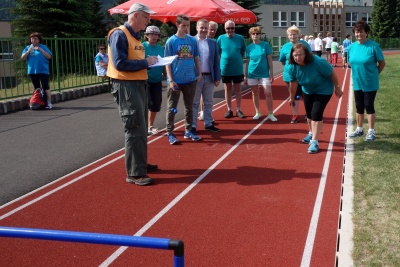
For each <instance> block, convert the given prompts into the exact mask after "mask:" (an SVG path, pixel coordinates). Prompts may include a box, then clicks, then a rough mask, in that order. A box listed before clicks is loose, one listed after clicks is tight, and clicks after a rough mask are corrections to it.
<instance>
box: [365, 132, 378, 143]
mask: <svg viewBox="0 0 400 267" xmlns="http://www.w3.org/2000/svg"><path fill="white" fill-rule="evenodd" d="M375 139H376V137H375V133H373V132H368V133H367V136H366V137H365V141H374V140H375Z"/></svg>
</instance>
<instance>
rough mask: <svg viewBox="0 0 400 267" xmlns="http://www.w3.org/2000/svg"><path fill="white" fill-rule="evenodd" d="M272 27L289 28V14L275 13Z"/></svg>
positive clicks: (283, 12) (284, 12)
mask: <svg viewBox="0 0 400 267" xmlns="http://www.w3.org/2000/svg"><path fill="white" fill-rule="evenodd" d="M272 19H273V21H272V26H273V27H287V25H288V22H287V12H286V11H275V12H274V13H273V15H272Z"/></svg>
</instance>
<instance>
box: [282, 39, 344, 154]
mask: <svg viewBox="0 0 400 267" xmlns="http://www.w3.org/2000/svg"><path fill="white" fill-rule="evenodd" d="M287 71H288V74H289V76H290V99H289V104H290V105H292V103H293V102H294V101H295V95H296V91H297V86H298V84H301V87H302V92H303V101H304V107H305V110H306V114H307V122H308V127H309V133H308V135H307V136H306V137H305V138H303V140H302V142H303V143H306V144H309V147H308V153H310V154H314V153H317V152H318V150H319V144H318V138H319V134H320V133H321V131H322V125H323V121H322V120H323V113H324V110H325V107H326V105H327V104H328V102H329V100H330V99H331V96H332V93H333V91H334V89H335V95H336V96H337V97H341V96H342V94H343V92H342V90H341V88H340V85H339V81H338V78H337V76H336V73H335V71H334V70H333V68H332V66H331V65H330V64H329V63H328V62H327V61H326V60H325V59H323V58H320V57H318V56H314V55H313V54H312V53H311V52H310V50H308V47H307V46H306V45H304V44H302V43H298V44H295V45H294V46H293V48H292V50H291V51H290V58H289V66H288V70H287Z"/></svg>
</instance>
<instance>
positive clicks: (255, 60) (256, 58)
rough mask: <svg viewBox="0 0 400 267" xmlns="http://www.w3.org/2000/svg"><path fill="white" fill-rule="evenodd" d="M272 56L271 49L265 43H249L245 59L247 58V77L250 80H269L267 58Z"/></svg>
mask: <svg viewBox="0 0 400 267" xmlns="http://www.w3.org/2000/svg"><path fill="white" fill-rule="evenodd" d="M269 55H272V48H271V46H270V45H269V43H267V42H263V41H261V42H260V43H258V44H254V43H251V44H249V45H248V46H247V47H246V54H245V57H246V58H249V64H248V72H247V76H248V78H250V79H260V78H269V65H268V59H267V57H268V56H269Z"/></svg>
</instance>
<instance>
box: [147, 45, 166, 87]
mask: <svg viewBox="0 0 400 267" xmlns="http://www.w3.org/2000/svg"><path fill="white" fill-rule="evenodd" d="M143 46H144V52H145V57H148V56H160V57H164V48H163V47H162V46H161V45H159V44H156V45H150V44H149V43H148V42H143ZM163 70H164V67H154V68H149V69H148V70H147V75H149V78H148V79H147V81H149V82H151V83H157V82H161V81H162V73H163Z"/></svg>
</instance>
